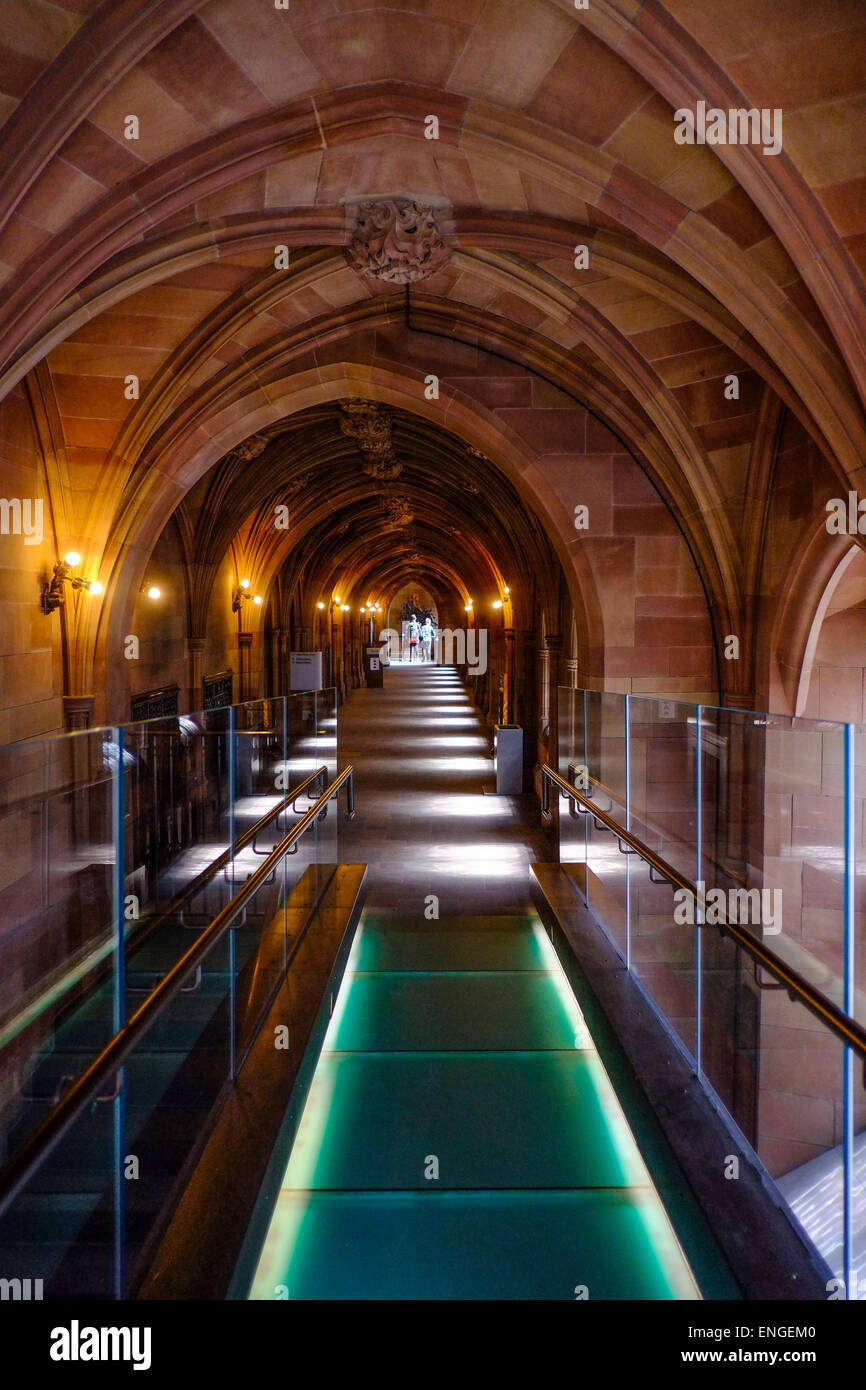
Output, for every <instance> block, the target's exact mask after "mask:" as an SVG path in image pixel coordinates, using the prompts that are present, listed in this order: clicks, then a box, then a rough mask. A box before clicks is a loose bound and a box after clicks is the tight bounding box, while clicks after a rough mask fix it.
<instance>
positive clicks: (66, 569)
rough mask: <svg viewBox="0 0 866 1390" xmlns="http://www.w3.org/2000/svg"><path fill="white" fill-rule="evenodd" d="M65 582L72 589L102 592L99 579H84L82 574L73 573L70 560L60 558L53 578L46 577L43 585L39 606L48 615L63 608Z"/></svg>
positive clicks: (90, 592) (92, 592)
mask: <svg viewBox="0 0 866 1390" xmlns="http://www.w3.org/2000/svg"><path fill="white" fill-rule="evenodd" d="M76 563H77V557H76ZM64 584H68V585H69V586H70V588H72V589H76V590H78V589H83V590H84V591H85V593H89V594H101V593H102V585H101V584H100V583H99V582H98V581H97V580H95V579H82V578H81V576H80V575H75V574H73V573H72V565H71V564H70V562H69V561H68V560H58V561H57V564H56V565H55V566H54V575H53V578H51V579H50V580H48V579H46V581H45V583H44V584H43V585H42V597H41V599H40V603H39V606H40V608H41V609H42V612H43V613H45V614H46V615H47V614H49V613H53V612H54V611H55V609H57V608H62V607H63V604H64V603H65V602H66V591H65V589H64V587H63V586H64Z"/></svg>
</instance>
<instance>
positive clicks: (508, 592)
mask: <svg viewBox="0 0 866 1390" xmlns="http://www.w3.org/2000/svg"><path fill="white" fill-rule="evenodd" d="M505 593H506V594H510V593H511V590H510V589H509V587H508V585H507V584H506V585H505Z"/></svg>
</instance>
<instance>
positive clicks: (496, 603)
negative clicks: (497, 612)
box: [493, 598, 502, 608]
mask: <svg viewBox="0 0 866 1390" xmlns="http://www.w3.org/2000/svg"><path fill="white" fill-rule="evenodd" d="M493 607H494V608H501V607H502V599H501V598H497V599H494V601H493Z"/></svg>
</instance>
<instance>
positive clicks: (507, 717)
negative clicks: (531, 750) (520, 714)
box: [503, 627, 525, 736]
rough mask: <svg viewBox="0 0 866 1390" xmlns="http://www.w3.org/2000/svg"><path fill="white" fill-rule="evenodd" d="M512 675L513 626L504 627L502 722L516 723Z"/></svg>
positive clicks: (513, 673)
mask: <svg viewBox="0 0 866 1390" xmlns="http://www.w3.org/2000/svg"><path fill="white" fill-rule="evenodd" d="M514 676H515V671H514V628H513V627H507V628H506V629H505V709H504V711H503V723H505V724H516V723H517V718H516V715H515V708H516V702H515V699H514ZM524 736H525V735H524Z"/></svg>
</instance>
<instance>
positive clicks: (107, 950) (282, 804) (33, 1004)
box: [0, 763, 328, 1050]
mask: <svg viewBox="0 0 866 1390" xmlns="http://www.w3.org/2000/svg"><path fill="white" fill-rule="evenodd" d="M327 775H328V769H327V767H325V765H324V763H323V764H322V766H321V767H317V768H316V770H315V772H311V773H310V774H309V776H308V777H305V778H304V780H303V782H300V783H299V784H298V786H297V787H291V788H290V789H289V790H288V791H287V792H286V794H285V796H284V797H283V799H282V801H279V802H278V803H277V804H276V806H272V807H271V809H270V810H269V811H265V813H264V815H262V816H259V819H258V820H257V821H256V822H255V824H254V825H251V826H250V827H249V829H248V830H245V831H244V832H243V834H242V835H241V836H239V838H238V839H237V840H236V841H235V843H234V845H229V846H228V848H227V849H224V850H223V851H222V852H221V853H220V854H218V855H217V857H216V858H215V859H212V860H211V862H210V863H209V864H206V865H205V866H204V868H203V869H201V870H200V872H199V873H197V874H196V876H195V878H194V879H191V880H190V882H189V883H187V884H185V885H184V887H183V888H182V889H181V890H180V892H179V893H176V894H175V896H174V897H173V898H172V899H171V901H170V902H168V903H167V904H166V906H165V907H164V908H162V909H161V910H160V911H159V912H157V913H156V914H155V915H154V916H153V917H146V918H145V919H144V920H143V921H142V922H141V923H139V924H136V925H137V930H133V931H130V933H129V935H128V937H126V938H125V944H128V945H129V946H135V947H138V946H141V945H143V944H144V942H145V941H147V940H148V939H149V937H151V936H152V935H153V934H154V932H156V931H158V930H159V928H160V927H162V926H164V925H165V923H166V922H167V921H169V920H170V919H171V918H172V917H174V916H175V915H176V914H177V913H179V912H182V911H183V905H184V903H185V902H187V901H188V900H189V899H191V898H194V897H195V896H196V894H198V893H200V892H201V890H202V888H203V887H204V886H205V884H206V883H208V882H209V880H210V879H212V878H214V877H215V876H216V874H218V873H219V871H220V869H223V868H225V866H226V864H228V863H229V861H230V860H231V859H233V858H234V857H235V856H236V855H237V854H238V853H239V851H240V850H242V849H246V847H247V845H248V844H249V843H250V841H252V842H253V846H254V847H255V841H256V837H257V836H258V835H259V834H260V833H261V832H262V830H264V828H265V826H266V825H267V824H268V822H269V821H271V820H273V819H274V818H275V817H276V816H279V815H281V814H282V813H283V811H285V810H286V809H287V808H288V807H289V806H291V807H292V809H293V810H294V804H295V802H296V801H297V799H298V797H299V796H303V794H304V792H305V791H306V790H307V788H308V787H310V786H312V784H313V783H314V782H318V783H319V787H320V789H321V788H322V787H324V783H325V778H326V777H327ZM257 852H258V851H257ZM116 949H117V938H116V936H115V935H114V933H113V932H112V934H111V936H110V937H109V938H108V939H107V940H104V941H102V942H101V944H99V945H98V946H95V947H94V948H93V949H92V950H91V951H89V952H88V953H87V955H86V956H84V957H83V958H82V959H81V960H78V961H76V963H75V964H74V965H72V966H70V967H69V968H68V969H67V970H66V971H65V973H64V974H63V975H62V976H60V978H59V979H57V980H55V981H54V983H53V984H50V985H48V986H46V987H45V988H44V989H43V990H42V993H41V994H37V995H36V996H35V997H33V998H32V999H30V1001H29V1002H28V1003H26V1004H23V1005H22V1006H21V1007H20V1008H19V1010H18V1013H17V1014H16V1015H15V1017H14V1018H10V1019H7V1020H6V1021H5V1022H4V1023H3V1025H2V1028H0V1050H2V1048H4V1047H6V1046H7V1044H8V1043H9V1042H10V1041H11V1039H12V1038H15V1037H17V1036H18V1034H19V1033H21V1032H22V1031H23V1029H25V1028H29V1027H30V1025H31V1024H32V1023H34V1022H35V1021H36V1019H37V1018H39V1015H40V1014H41V1013H43V1012H44V1010H45V1009H46V1008H48V1007H49V1005H51V1004H53V1003H54V1002H56V1000H57V999H58V997H59V996H58V986H60V992H61V993H62V992H65V990H66V989H69V988H71V987H72V986H73V985H74V984H76V983H77V981H79V980H82V979H83V978H84V977H85V975H89V976H90V978H91V984H97V983H98V982H99V980H100V979H103V978H104V976H105V974H106V973H107V970H106V961H107V960H108V958H109V957H110V956H111V953H112V952H113V951H115V950H116ZM108 969H109V971H110V967H109V968H108ZM22 1019H23V1020H24V1021H23V1022H21V1020H22Z"/></svg>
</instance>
